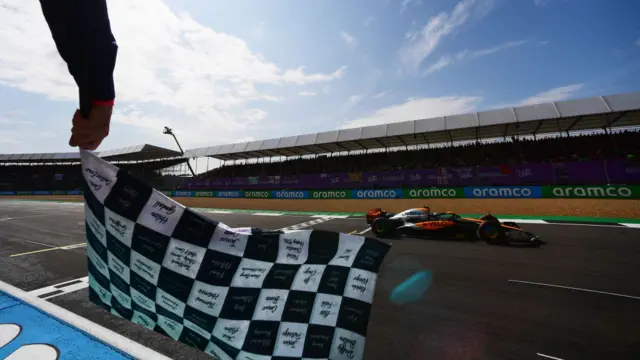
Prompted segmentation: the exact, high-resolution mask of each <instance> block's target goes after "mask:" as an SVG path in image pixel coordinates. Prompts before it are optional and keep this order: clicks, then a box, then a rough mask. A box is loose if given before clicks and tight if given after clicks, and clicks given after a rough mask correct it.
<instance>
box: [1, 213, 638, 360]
mask: <svg viewBox="0 0 640 360" xmlns="http://www.w3.org/2000/svg"><path fill="white" fill-rule="evenodd" d="M203 214H204V215H206V216H208V217H211V218H214V219H216V220H218V221H221V222H223V223H225V224H227V225H229V226H232V227H245V226H253V227H261V228H267V229H280V228H286V227H289V226H296V225H300V224H304V223H307V222H310V223H312V225H309V226H307V225H301V226H303V227H302V228H306V229H309V228H315V229H325V230H332V231H339V232H344V233H351V232H354V233H361V232H364V233H363V235H365V236H373V235H372V234H371V232H365V231H366V230H367V225H366V222H365V221H364V219H358V218H326V219H324V221H322V222H317V221H316V222H312V220H317V219H318V218H312V217H309V216H285V215H283V216H260V215H248V214H233V213H232V214H214V213H207V212H203ZM521 226H522V228H523V229H526V230H529V231H531V232H533V233H535V234H537V235H539V236H540V237H541V238H542V239H544V240H545V241H547V245H545V246H543V247H541V248H537V249H536V248H515V247H500V246H490V245H487V244H485V243H483V242H473V243H472V242H448V241H435V240H430V241H427V240H413V239H400V240H393V242H392V248H391V251H390V252H389V254H388V255H387V257H386V259H385V263H384V265H383V268H382V270H381V272H380V277H379V279H378V285H377V290H376V296H375V299H374V304H373V311H372V313H371V319H370V323H369V328H368V334H367V345H366V353H365V359H415V360H424V359H437V360H449V359H456V360H457V359H461V360H476V359H517V360H524V359H545V358H547V359H549V358H550V359H554V358H555V359H562V360H573V359H581V360H582V359H634V358H636V359H637V358H638V357H639V356H640V355H639V354H640V338H639V337H638V326H639V325H638V323H639V320H640V310H639V309H640V282H639V281H637V279H638V269H640V229H634V228H627V227H619V226H618V227H617V226H603V225H575V224H574V225H566V224H544V225H542V224H521ZM84 232H85V227H84V207H83V206H82V204H81V203H80V204H78V203H76V204H73V203H55V202H32V201H25V202H21V201H0V280H2V281H4V282H7V283H9V284H11V285H14V286H16V287H18V288H20V289H22V290H25V291H29V292H32V293H34V294H37V295H40V296H41V297H43V298H46V299H47V300H48V301H50V302H52V303H55V304H57V305H59V306H61V307H63V308H65V309H67V310H70V311H72V312H74V313H76V314H78V315H80V316H82V317H84V318H87V319H89V320H91V321H93V322H95V323H98V324H100V325H102V326H104V327H107V328H109V329H111V330H114V331H116V332H118V333H120V334H122V335H124V336H126V337H128V338H130V339H132V340H134V341H136V342H139V343H140V344H142V345H145V346H147V347H150V348H152V349H154V350H156V351H158V352H160V353H162V354H165V355H167V356H169V357H171V358H173V359H211V357H209V356H208V355H206V354H204V353H202V352H200V351H198V350H195V349H192V348H190V347H188V346H186V345H183V344H181V343H178V342H175V341H173V340H171V339H169V338H167V337H164V336H162V335H160V334H157V333H154V332H152V331H149V330H147V329H145V328H142V327H141V326H138V325H135V324H133V323H130V322H128V321H125V320H122V319H120V318H117V317H115V316H113V315H111V314H109V313H107V312H105V311H103V310H101V309H99V308H98V306H96V305H94V304H93V303H91V302H90V301H89V299H88V289H87V285H86V277H87V254H86V243H85V238H84ZM417 271H429V272H431V276H432V280H433V281H432V284H431V286H430V288H429V289H428V291H427V292H426V294H425V295H424V296H423V297H422V298H421V299H419V300H418V301H415V302H413V303H408V304H395V303H393V302H392V301H391V300H390V294H391V291H392V290H393V288H394V287H395V286H397V285H398V284H399V283H401V282H402V281H403V280H405V279H407V278H408V277H410V276H411V275H412V274H414V273H415V272H417ZM63 283H69V284H67V286H61V287H59V288H56V287H54V285H57V284H63Z"/></svg>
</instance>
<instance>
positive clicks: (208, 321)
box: [81, 151, 389, 360]
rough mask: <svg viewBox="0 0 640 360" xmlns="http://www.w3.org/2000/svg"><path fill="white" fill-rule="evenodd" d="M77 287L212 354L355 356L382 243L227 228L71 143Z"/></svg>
mask: <svg viewBox="0 0 640 360" xmlns="http://www.w3.org/2000/svg"><path fill="white" fill-rule="evenodd" d="M81 153H82V168H83V174H84V178H85V180H86V184H85V185H86V187H87V189H85V192H84V196H85V216H86V233H87V253H88V257H89V283H90V287H89V289H90V290H89V294H90V298H91V300H92V301H93V302H95V303H96V304H99V305H101V306H103V307H104V308H105V309H106V310H107V311H110V312H111V313H113V314H115V315H117V316H120V317H122V318H125V319H128V320H130V321H132V322H134V323H137V324H140V325H142V326H144V327H147V328H149V329H152V330H155V331H157V332H159V333H162V334H165V335H167V336H169V337H171V338H173V339H174V340H177V341H180V342H183V343H186V344H189V345H191V346H193V347H195V348H198V349H200V350H202V351H204V352H206V353H208V354H210V355H214V356H215V357H217V358H218V359H221V360H227V359H243V360H249V359H253V360H263V359H274V360H276V359H329V358H330V359H332V360H339V359H349V360H353V359H362V357H363V353H364V345H365V338H366V334H367V325H368V322H369V314H370V310H371V303H372V300H373V296H374V291H375V288H376V280H377V274H378V271H379V267H380V265H381V263H382V260H383V258H384V256H385V255H386V253H387V252H388V251H389V245H387V244H385V243H382V242H380V241H378V240H375V239H369V238H365V237H361V236H355V235H348V234H341V233H336V232H330V231H320V230H297V231H292V232H287V233H282V232H261V233H258V232H256V231H255V230H251V229H241V230H240V229H231V228H229V227H228V226H226V225H225V224H223V223H220V222H217V221H214V220H211V219H209V218H206V217H204V216H202V215H200V214H198V213H195V212H194V211H192V210H190V209H188V208H186V207H184V206H182V205H181V204H179V203H177V202H175V201H174V200H172V199H170V198H168V197H166V196H165V195H163V194H162V193H160V192H158V191H156V190H154V189H152V188H151V187H149V186H147V185H145V184H143V183H142V182H140V181H138V180H136V179H135V178H133V177H132V176H131V175H129V174H128V173H127V172H125V171H122V170H119V169H118V168H117V167H115V166H114V165H112V164H109V163H107V162H106V161H104V160H102V159H100V158H98V157H96V156H95V155H93V154H92V153H90V152H87V151H82V152H81Z"/></svg>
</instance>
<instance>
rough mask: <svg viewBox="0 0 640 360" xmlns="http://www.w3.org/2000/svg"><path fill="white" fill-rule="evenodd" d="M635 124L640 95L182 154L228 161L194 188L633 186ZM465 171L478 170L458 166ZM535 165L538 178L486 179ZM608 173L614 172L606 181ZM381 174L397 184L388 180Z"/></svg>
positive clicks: (639, 136)
mask: <svg viewBox="0 0 640 360" xmlns="http://www.w3.org/2000/svg"><path fill="white" fill-rule="evenodd" d="M639 123H640V93H629V94H619V95H612V96H600V97H595V98H587V99H578V100H569V101H559V102H551V103H543V104H536V105H526V106H520V107H512V108H505V109H497V110H489V111H483V112H475V113H470V114H462V115H452V116H444V117H437V118H431V119H421V120H415V121H405V122H398V123H391V124H383V125H375V126H368V127H360V128H353V129H344V130H336V131H327V132H322V133H316V134H306V135H299V136H289V137H282V138H278V139H269V140H258V141H252V142H244V143H237V144H228V145H221V146H211V147H204V148H198V149H192V150H187V151H185V156H188V157H212V158H215V159H218V160H222V161H224V162H231V164H230V165H229V164H228V163H227V164H225V165H224V166H222V167H220V168H217V169H213V170H212V171H208V172H206V173H204V174H201V175H200V176H199V178H200V180H189V181H188V183H187V184H188V187H190V188H194V189H197V188H234V187H235V188H238V187H240V188H245V187H250V188H273V187H296V188H306V187H337V186H339V187H345V188H349V187H363V186H367V187H370V186H425V185H436V186H437V185H444V184H443V183H442V182H441V181H440V182H438V181H439V180H437V178H438V177H439V176H440V175H438V174H437V172H438V171H439V172H442V171H445V172H446V171H450V172H451V171H455V170H459V172H462V171H464V172H465V173H467V175H465V176H467V177H468V178H469V181H472V182H474V183H475V184H476V185H482V184H485V185H513V184H537V183H547V182H554V183H571V182H581V183H595V182H601V183H605V182H606V183H612V182H620V183H628V182H635V181H638V180H636V177H635V176H631V175H630V176H626V175H629V174H626V173H625V174H618V173H619V172H630V173H635V172H634V171H635V170H629V171H627V170H626V166H627V165H626V162H628V161H629V160H630V159H634V157H637V156H640V153H639V150H640V149H639V148H638V147H637V146H638V145H637V144H640V142H639V141H640V134H639V133H637V132H635V131H627V130H628V129H630V128H631V129H634V128H635V127H637V126H638V124H639ZM585 133H591V135H589V136H587V135H585ZM354 154H355V155H354ZM273 158H278V161H276V162H274V161H273ZM587 160H590V161H591V163H590V164H589V165H590V166H591V167H589V166H588V164H586V161H587ZM614 160H620V161H614ZM252 161H253V163H252ZM238 162H241V164H240V165H237V163H238ZM573 162H582V165H579V166H578V165H577V166H569V167H570V168H573V169H575V170H574V171H573V174H569V175H567V176H556V175H555V173H557V172H558V170H557V168H558V166H555V167H553V166H551V165H548V164H549V163H573ZM518 164H527V166H524V167H522V166H521V167H520V168H518ZM544 164H547V165H544ZM538 165H540V166H538ZM469 166H476V167H477V166H485V168H483V169H475V170H473V171H470V170H468V169H464V170H463V168H464V167H469ZM491 166H493V168H492V167H491ZM632 166H635V165H632ZM443 167H447V168H445V169H443ZM450 167H454V168H450ZM412 169H418V170H419V169H432V170H434V171H432V173H429V172H426V170H424V171H423V172H422V174H423V175H424V176H422V177H421V180H419V181H414V180H412V179H411V177H412V176H413V177H420V175H419V174H418V173H415V172H411V171H408V170H412ZM436 169H437V170H436ZM533 169H537V170H536V171H538V172H541V173H542V172H544V173H545V175H540V176H538V177H536V176H529V177H528V178H526V176H525V177H523V178H522V179H513V178H511V177H509V176H484V175H483V173H484V174H491V173H495V172H499V173H501V174H498V175H507V174H503V173H504V172H514V173H516V172H518V171H522V172H524V173H529V174H531V173H532V171H533ZM403 170H404V171H403ZM610 170H615V171H612V173H616V174H617V175H620V176H617V177H615V176H614V177H613V178H612V177H611V176H609V174H608V172H610ZM394 171H395V172H394ZM590 171H591V172H596V173H598V174H602V176H595V175H593V176H590V175H588V172H590ZM616 171H617V172H616ZM385 172H386V173H385ZM433 172H436V173H433ZM565 172H570V171H569V170H566V171H565ZM552 173H554V174H552ZM534 175H535V174H534ZM385 177H387V178H394V177H395V178H398V179H400V180H399V181H389V182H387V183H385V182H384V181H383V180H382V179H384V178H385ZM425 177H427V178H429V177H431V178H432V179H431V180H433V181H425V180H424V178H425ZM354 179H361V180H354ZM362 179H364V180H362ZM612 180H616V181H612ZM454 183H455V182H454ZM458 183H459V184H468V183H467V182H458ZM449 184H450V185H451V184H453V183H452V182H449Z"/></svg>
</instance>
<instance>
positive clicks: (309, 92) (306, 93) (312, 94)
mask: <svg viewBox="0 0 640 360" xmlns="http://www.w3.org/2000/svg"><path fill="white" fill-rule="evenodd" d="M298 95H300V96H316V95H318V93H316V92H315V91H300V92H299V93H298Z"/></svg>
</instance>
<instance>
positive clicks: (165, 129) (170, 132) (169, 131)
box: [162, 126, 196, 177]
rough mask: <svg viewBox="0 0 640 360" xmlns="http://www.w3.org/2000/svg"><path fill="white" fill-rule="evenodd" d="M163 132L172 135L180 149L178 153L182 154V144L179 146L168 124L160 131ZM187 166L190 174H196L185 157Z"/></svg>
mask: <svg viewBox="0 0 640 360" xmlns="http://www.w3.org/2000/svg"><path fill="white" fill-rule="evenodd" d="M162 133H163V134H165V135H171V136H173V140H175V141H176V144H177V145H178V149H180V154H181V155H183V156H184V151H182V146H180V142H179V141H178V138H177V137H176V135H175V134H174V133H173V130H171V129H170V128H169V127H168V126H165V127H164V130H163V131H162ZM187 166H188V167H189V171H191V175H193V177H195V176H196V173H195V171H193V168H192V167H191V164H190V163H189V159H187Z"/></svg>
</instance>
